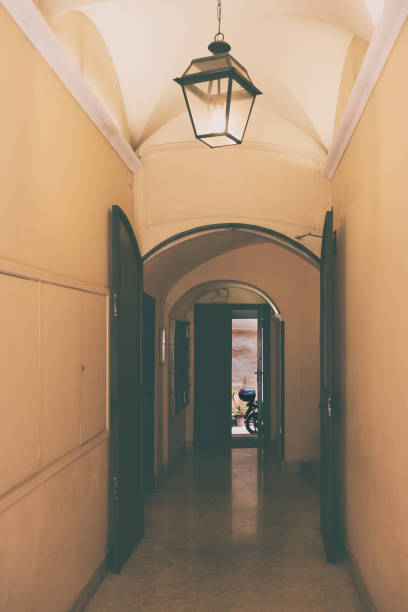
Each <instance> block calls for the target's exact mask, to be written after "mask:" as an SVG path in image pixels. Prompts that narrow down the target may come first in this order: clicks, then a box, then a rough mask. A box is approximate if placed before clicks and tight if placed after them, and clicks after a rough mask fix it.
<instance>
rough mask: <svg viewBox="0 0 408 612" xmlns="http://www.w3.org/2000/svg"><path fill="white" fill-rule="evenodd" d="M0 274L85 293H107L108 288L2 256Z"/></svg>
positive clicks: (0, 258)
mask: <svg viewBox="0 0 408 612" xmlns="http://www.w3.org/2000/svg"><path fill="white" fill-rule="evenodd" d="M0 274H7V275H8V276H16V277H18V278H24V279H26V280H31V281H36V282H43V283H48V284H49V285H58V286H60V287H66V288H68V289H77V290H78V291H85V292H87V293H96V294H98V295H109V289H108V288H107V287H101V286H99V285H93V284H92V283H88V282H86V281H81V280H77V279H74V278H70V277H69V276H63V275H62V274H57V273H55V272H48V271H47V270H42V269H41V268H33V267H32V266H27V265H25V264H22V263H18V262H16V261H11V260H9V259H3V258H2V257H0Z"/></svg>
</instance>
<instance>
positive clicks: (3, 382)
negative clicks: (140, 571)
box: [0, 8, 132, 612]
mask: <svg viewBox="0 0 408 612" xmlns="http://www.w3.org/2000/svg"><path fill="white" fill-rule="evenodd" d="M0 39H1V40H2V45H3V48H4V49H7V53H2V54H1V57H0V78H1V82H2V83H3V87H2V95H1V98H0V124H1V129H0V132H1V140H0V191H1V198H0V216H1V222H0V268H1V270H2V273H1V274H0V290H1V295H2V300H1V308H0V311H1V312H0V327H1V338H2V342H1V348H0V362H1V368H0V386H1V390H2V414H3V424H2V429H1V432H0V447H1V449H2V460H1V466H0V541H1V542H2V554H1V555H0V609H1V610H7V612H21V611H22V610H31V611H33V612H37V611H38V612H58V611H59V610H61V611H64V610H67V609H68V608H69V607H70V606H71V604H72V603H73V601H74V599H75V598H76V597H77V595H78V593H79V592H80V591H81V589H82V588H83V587H84V585H85V584H86V583H87V581H88V580H89V578H90V577H91V576H92V575H93V573H94V572H95V570H96V569H97V567H98V565H99V564H100V563H101V562H102V561H103V559H104V558H105V555H106V552H107V548H108V524H107V516H108V490H107V484H108V464H107V459H108V437H107V432H106V429H107V418H106V415H107V401H106V346H107V342H106V339H107V336H106V312H107V311H106V300H107V298H106V293H107V291H106V287H107V286H108V285H109V275H108V261H109V256H108V252H109V250H108V245H109V210H110V207H111V205H112V204H119V205H121V206H122V208H123V209H124V210H125V211H126V212H127V214H128V215H129V216H131V211H132V191H131V187H130V186H129V183H130V181H129V177H128V171H127V168H126V167H125V166H124V164H123V163H122V161H121V160H120V159H119V158H118V157H117V155H116V153H115V152H114V151H113V149H112V148H111V147H110V145H109V144H108V143H107V142H106V140H105V139H104V138H103V136H102V135H101V134H100V133H99V132H98V131H97V129H96V128H95V126H94V124H93V123H92V122H91V121H90V119H89V118H88V117H87V115H85V113H84V112H83V110H82V109H81V108H80V107H79V105H78V104H77V102H76V101H75V100H74V99H73V98H72V96H71V94H69V93H68V91H67V90H66V89H65V88H64V86H63V85H62V84H61V82H60V81H59V80H58V78H57V77H56V75H55V74H54V73H53V72H52V70H51V69H50V68H49V67H48V66H47V65H46V64H45V62H44V61H43V59H42V58H41V57H40V56H39V54H38V53H37V52H36V51H35V50H34V48H33V47H32V46H31V44H30V43H29V42H28V40H27V39H26V38H25V36H24V35H23V34H22V33H21V31H20V30H19V29H18V27H17V26H16V25H15V24H14V22H13V21H12V19H11V18H10V17H9V16H8V14H7V13H6V12H5V11H4V9H3V8H0ZM9 270H14V274H17V275H19V274H21V275H25V276H27V277H28V278H25V279H23V278H20V277H19V276H10V275H9V274H6V273H4V272H7V271H9ZM81 366H83V367H81Z"/></svg>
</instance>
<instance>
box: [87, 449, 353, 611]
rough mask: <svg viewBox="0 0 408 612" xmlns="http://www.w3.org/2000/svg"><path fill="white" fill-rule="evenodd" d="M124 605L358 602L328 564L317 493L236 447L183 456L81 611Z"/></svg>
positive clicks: (328, 606)
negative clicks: (116, 565) (140, 533)
mask: <svg viewBox="0 0 408 612" xmlns="http://www.w3.org/2000/svg"><path fill="white" fill-rule="evenodd" d="M262 464H264V465H262ZM122 610H123V611H128V612H130V611H136V610H153V611H160V612H161V611H163V612H164V611H167V610H182V611H191V612H195V611H201V610H238V611H239V610H251V611H254V612H258V611H259V612H263V611H265V612H266V611H279V612H319V611H324V612H357V611H359V612H361V610H362V608H361V607H360V604H359V600H358V597H357V595H356V593H355V590H354V587H353V584H352V579H351V577H350V575H349V572H348V569H347V567H346V566H345V565H343V564H341V563H340V564H337V565H328V564H326V562H325V558H324V553H323V546H322V541H321V536H320V532H319V498H318V495H317V493H316V492H315V491H314V490H313V488H312V487H311V486H310V484H309V483H308V481H307V480H306V479H305V477H304V476H302V475H300V474H299V473H296V472H294V471H289V470H283V471H282V472H280V473H277V471H276V468H275V467H274V464H273V463H272V462H270V461H269V460H268V459H267V458H265V457H262V456H260V455H259V453H258V451H257V449H233V450H231V451H229V452H225V453H216V452H213V453H210V452H208V453H195V454H190V455H186V457H185V460H184V461H183V462H181V461H180V463H179V464H178V465H177V467H176V468H175V469H174V471H173V472H172V474H171V476H170V478H169V479H168V480H167V482H166V484H165V485H164V487H163V488H162V489H161V490H160V491H158V492H156V493H153V494H151V495H149V497H148V500H147V504H146V535H145V538H144V539H143V541H142V542H141V544H140V545H139V546H138V548H137V550H136V551H135V552H134V553H133V555H132V556H131V558H130V559H129V561H128V563H127V564H126V566H125V567H124V569H123V570H122V573H121V574H120V575H113V574H109V575H108V576H107V577H106V578H105V580H104V582H103V583H102V585H101V586H100V588H99V590H98V591H97V592H96V594H95V596H94V597H93V599H92V601H91V602H90V604H89V605H88V607H87V612H104V611H105V612H108V611H109V612H113V611H115V612H116V611H118V612H119V611H122Z"/></svg>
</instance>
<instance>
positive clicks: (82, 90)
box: [0, 0, 142, 172]
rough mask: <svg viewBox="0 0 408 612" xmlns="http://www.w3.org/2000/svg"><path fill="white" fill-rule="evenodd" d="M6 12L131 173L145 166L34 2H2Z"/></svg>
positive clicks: (8, 0) (10, 0)
mask: <svg viewBox="0 0 408 612" xmlns="http://www.w3.org/2000/svg"><path fill="white" fill-rule="evenodd" d="M0 3H1V4H2V5H3V6H4V8H5V9H6V11H7V12H8V13H9V14H10V16H11V17H12V18H13V19H14V21H15V22H16V24H17V25H18V27H19V28H20V29H21V30H22V31H23V32H24V34H25V35H26V36H27V38H28V40H29V41H30V42H31V43H32V44H33V45H34V47H35V48H36V49H37V51H38V52H39V53H40V54H41V55H42V57H43V58H44V60H45V61H46V62H47V64H48V65H49V66H50V67H51V68H52V70H53V71H54V72H55V73H56V75H57V76H58V78H59V79H60V80H61V81H62V83H63V84H64V85H65V87H66V88H67V89H68V90H69V91H70V92H71V94H72V95H73V97H74V98H75V100H76V101H77V102H78V103H79V105H80V106H81V107H82V109H83V110H84V111H85V113H86V114H87V115H88V117H89V118H90V119H91V121H92V122H93V123H94V124H95V126H96V127H97V128H98V130H99V131H100V132H101V134H102V135H103V136H104V137H105V138H106V140H107V141H108V142H109V144H110V145H111V147H112V148H113V149H114V150H115V151H116V153H117V154H118V155H119V157H120V159H121V160H122V161H123V162H124V163H125V164H126V166H127V167H128V168H129V170H130V171H131V172H137V171H138V170H139V169H140V168H141V167H142V164H141V162H140V160H139V158H138V157H137V156H136V154H135V152H134V151H133V149H132V147H131V146H130V145H129V143H128V142H127V140H126V139H125V138H124V136H123V135H122V133H121V131H120V130H119V128H118V127H117V125H116V123H115V122H114V121H113V119H112V117H111V116H110V114H109V113H108V111H107V110H106V109H105V107H104V106H103V104H102V103H101V102H100V101H99V99H98V98H97V96H96V94H95V93H94V91H93V89H92V88H91V86H90V85H89V84H88V82H87V81H86V80H85V79H84V77H83V76H82V75H81V74H80V72H79V71H78V70H77V68H76V66H75V64H74V62H73V61H72V59H71V58H70V57H69V55H68V54H67V52H66V51H65V49H64V47H63V46H62V44H61V43H60V41H59V40H58V38H57V37H56V36H55V34H54V32H53V31H52V30H51V28H50V27H49V25H48V23H47V21H46V20H45V19H44V17H43V16H42V14H41V13H40V12H39V10H38V9H37V8H36V7H35V6H34V4H33V3H32V1H31V0H0Z"/></svg>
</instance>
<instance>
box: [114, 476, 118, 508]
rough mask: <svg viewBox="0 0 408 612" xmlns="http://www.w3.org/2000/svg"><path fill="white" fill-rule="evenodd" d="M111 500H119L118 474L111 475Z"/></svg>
mask: <svg viewBox="0 0 408 612" xmlns="http://www.w3.org/2000/svg"><path fill="white" fill-rule="evenodd" d="M113 501H114V502H118V501H119V476H118V475H117V474H114V476H113Z"/></svg>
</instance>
